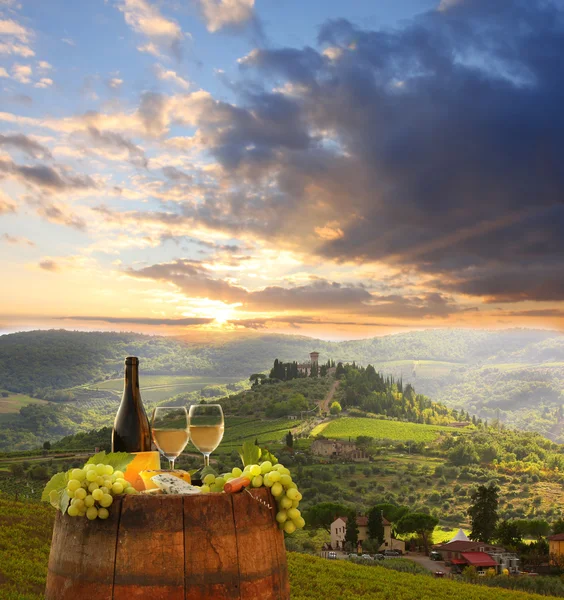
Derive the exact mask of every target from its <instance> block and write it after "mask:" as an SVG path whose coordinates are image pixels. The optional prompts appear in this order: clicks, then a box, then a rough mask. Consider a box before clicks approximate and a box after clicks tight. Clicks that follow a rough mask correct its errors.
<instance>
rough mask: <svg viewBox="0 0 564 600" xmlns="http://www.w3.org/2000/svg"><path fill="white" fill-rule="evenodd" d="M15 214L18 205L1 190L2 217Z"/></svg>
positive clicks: (0, 207)
mask: <svg viewBox="0 0 564 600" xmlns="http://www.w3.org/2000/svg"><path fill="white" fill-rule="evenodd" d="M15 212H16V203H15V202H14V201H13V200H12V199H11V198H8V196H6V194H5V193H4V192H3V191H2V190H0V215H7V214H10V213H12V214H14V213H15Z"/></svg>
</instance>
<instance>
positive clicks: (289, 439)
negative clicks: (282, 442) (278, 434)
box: [286, 431, 294, 448]
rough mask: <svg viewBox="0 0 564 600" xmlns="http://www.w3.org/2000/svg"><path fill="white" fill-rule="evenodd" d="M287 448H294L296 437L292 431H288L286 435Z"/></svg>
mask: <svg viewBox="0 0 564 600" xmlns="http://www.w3.org/2000/svg"><path fill="white" fill-rule="evenodd" d="M286 446H288V448H293V447H294V436H293V435H292V432H291V431H288V433H287V434H286Z"/></svg>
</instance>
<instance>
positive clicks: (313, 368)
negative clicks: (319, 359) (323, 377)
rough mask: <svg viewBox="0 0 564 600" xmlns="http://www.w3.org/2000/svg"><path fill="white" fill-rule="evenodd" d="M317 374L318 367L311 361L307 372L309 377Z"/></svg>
mask: <svg viewBox="0 0 564 600" xmlns="http://www.w3.org/2000/svg"><path fill="white" fill-rule="evenodd" d="M318 375H319V367H318V366H317V363H313V364H312V365H311V372H310V374H309V376H310V377H317V376H318Z"/></svg>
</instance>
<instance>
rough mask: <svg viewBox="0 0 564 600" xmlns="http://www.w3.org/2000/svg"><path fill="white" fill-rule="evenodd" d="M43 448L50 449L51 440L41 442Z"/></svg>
mask: <svg viewBox="0 0 564 600" xmlns="http://www.w3.org/2000/svg"><path fill="white" fill-rule="evenodd" d="M43 450H51V442H49V441H47V442H43Z"/></svg>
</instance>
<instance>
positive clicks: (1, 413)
mask: <svg viewBox="0 0 564 600" xmlns="http://www.w3.org/2000/svg"><path fill="white" fill-rule="evenodd" d="M28 404H47V402H46V401H45V400H38V399H37V398H32V397H31V396H26V395H25V394H12V393H11V392H9V395H8V397H7V398H0V423H1V422H5V421H6V420H9V418H10V416H11V415H15V414H17V413H19V412H20V408H21V407H22V406H27V405H28Z"/></svg>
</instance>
